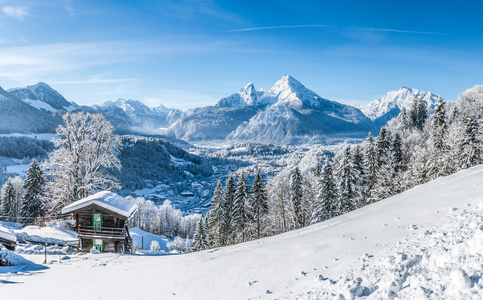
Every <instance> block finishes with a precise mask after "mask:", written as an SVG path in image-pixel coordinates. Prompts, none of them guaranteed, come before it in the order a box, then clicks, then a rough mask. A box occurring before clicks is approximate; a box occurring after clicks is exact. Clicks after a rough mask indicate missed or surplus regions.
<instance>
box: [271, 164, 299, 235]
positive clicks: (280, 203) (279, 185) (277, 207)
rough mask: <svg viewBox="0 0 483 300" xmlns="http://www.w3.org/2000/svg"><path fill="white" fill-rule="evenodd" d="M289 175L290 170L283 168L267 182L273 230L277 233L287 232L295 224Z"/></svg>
mask: <svg viewBox="0 0 483 300" xmlns="http://www.w3.org/2000/svg"><path fill="white" fill-rule="evenodd" d="M289 176H290V174H289V172H288V170H282V172H280V173H278V174H277V175H276V176H274V177H272V178H271V179H270V180H269V182H268V184H267V192H268V196H269V207H270V215H271V219H272V227H273V229H272V231H273V232H275V233H282V232H286V231H288V230H290V229H291V226H290V224H293V219H294V217H293V210H292V209H291V207H292V206H291V202H290V182H289Z"/></svg>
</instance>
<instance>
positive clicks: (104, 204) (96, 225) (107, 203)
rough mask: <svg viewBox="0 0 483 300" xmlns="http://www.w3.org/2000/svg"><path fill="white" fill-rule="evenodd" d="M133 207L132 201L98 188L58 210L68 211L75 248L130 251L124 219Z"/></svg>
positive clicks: (135, 208)
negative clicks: (72, 220) (78, 243)
mask: <svg viewBox="0 0 483 300" xmlns="http://www.w3.org/2000/svg"><path fill="white" fill-rule="evenodd" d="M136 210H137V205H136V203H134V202H133V201H129V200H127V199H126V198H124V197H121V196H119V195H118V194H116V193H113V192H109V191H102V192H99V193H97V194H94V195H91V196H89V197H87V198H84V199H82V200H79V201H76V202H74V203H72V204H70V205H68V206H66V207H64V208H63V209H62V214H63V215H72V216H73V218H74V220H75V227H74V230H75V231H76V232H77V236H78V237H79V240H80V245H79V251H82V252H88V251H90V250H91V249H92V248H95V249H97V250H99V251H101V252H123V253H130V252H131V250H132V249H131V248H132V238H131V235H130V234H129V228H128V226H127V220H128V219H129V217H131V216H132V214H133V213H134V212H135V211H136Z"/></svg>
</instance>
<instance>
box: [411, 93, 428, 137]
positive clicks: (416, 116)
mask: <svg viewBox="0 0 483 300" xmlns="http://www.w3.org/2000/svg"><path fill="white" fill-rule="evenodd" d="M427 118H428V109H427V103H426V101H424V100H423V98H422V97H421V96H417V97H415V98H414V99H413V104H412V106H411V109H410V111H409V120H410V121H411V122H410V123H411V126H412V127H415V128H417V129H419V130H423V127H424V123H425V122H426V119H427Z"/></svg>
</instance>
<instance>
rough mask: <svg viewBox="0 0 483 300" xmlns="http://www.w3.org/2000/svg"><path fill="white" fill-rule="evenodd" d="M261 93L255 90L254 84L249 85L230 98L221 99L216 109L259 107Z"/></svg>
mask: <svg viewBox="0 0 483 300" xmlns="http://www.w3.org/2000/svg"><path fill="white" fill-rule="evenodd" d="M258 94H259V91H257V90H256V89H255V85H254V84H253V83H251V82H250V83H249V84H247V85H246V86H245V87H244V88H242V89H240V90H239V91H238V92H237V93H235V94H232V95H230V96H228V97H224V98H221V99H220V101H218V103H216V105H215V106H216V107H239V106H247V105H248V106H257V100H258Z"/></svg>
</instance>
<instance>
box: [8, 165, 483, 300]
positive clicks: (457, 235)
mask: <svg viewBox="0 0 483 300" xmlns="http://www.w3.org/2000/svg"><path fill="white" fill-rule="evenodd" d="M482 178H483V166H477V167H474V168H471V169H467V170H464V171H461V172H459V173H457V174H454V175H451V176H448V177H442V178H439V179H437V180H434V181H432V182H429V183H427V184H424V185H421V186H418V187H416V188H413V189H411V190H408V191H406V192H404V193H402V194H399V195H397V196H394V197H391V198H389V199H386V200H382V201H380V202H377V203H375V204H372V205H368V206H366V207H364V208H361V209H359V210H356V211H353V212H350V213H347V214H345V215H342V216H339V217H336V218H333V219H331V220H328V221H325V222H322V223H318V224H316V225H312V226H309V227H305V228H303V229H300V230H296V231H291V232H288V233H285V234H281V235H278V236H273V237H269V238H264V239H261V240H255V241H252V242H248V243H243V244H238V245H235V246H230V247H224V248H219V249H213V250H207V251H202V252H198V253H192V254H186V255H168V256H163V255H161V256H143V255H125V256H122V255H118V254H103V255H87V256H85V255H84V256H74V257H72V258H71V259H70V260H64V261H63V263H62V264H60V263H56V262H55V261H54V262H52V263H51V264H49V265H48V267H49V268H50V269H49V270H44V271H43V272H42V273H39V274H37V276H26V275H29V274H30V273H29V272H28V270H29V269H28V266H27V267H26V268H25V269H24V270H23V272H22V273H19V274H6V273H4V274H0V280H3V282H4V283H3V284H2V283H0V286H1V290H2V296H5V297H7V298H20V299H27V298H29V297H30V295H31V291H35V292H36V297H37V298H39V299H50V298H51V297H52V291H53V290H55V291H56V293H58V294H69V295H70V296H69V297H70V298H72V299H83V298H84V297H85V295H82V294H75V293H74V294H72V293H70V292H71V291H73V290H80V289H82V288H83V287H85V286H86V284H87V285H88V286H89V293H90V294H95V295H96V297H99V298H106V299H107V298H123V299H170V298H176V299H226V298H230V299H247V298H250V299H253V298H262V299H273V298H282V299H285V298H299V299H334V298H336V299H343V298H341V296H339V295H343V296H344V297H345V299H350V298H353V297H357V296H371V297H372V298H377V299H379V298H380V299H392V298H395V297H396V296H400V297H401V298H402V299H414V298H426V297H431V298H434V299H481V297H482V296H483V279H482V277H483V269H482V268H481V260H482V259H483V254H482V253H483V232H482V229H481V228H482V226H483V219H482V217H481V215H482V213H483V203H482V200H481V199H482V198H481V195H482V194H483V184H482ZM32 259H36V260H35V262H37V263H40V262H41V261H42V259H43V257H37V258H32ZM51 259H52V258H51ZM0 272H1V271H0ZM24 272H26V273H24ZM112 274H118V275H119V276H111V275H112ZM121 274H122V275H121ZM101 279H102V280H101ZM0 282H2V281H0ZM9 283H21V284H9ZM119 287H126V288H119Z"/></svg>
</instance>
